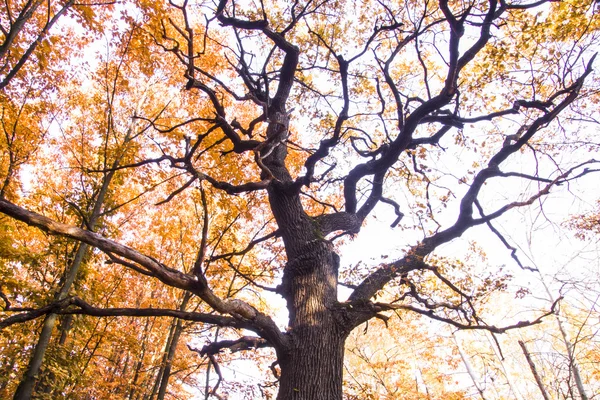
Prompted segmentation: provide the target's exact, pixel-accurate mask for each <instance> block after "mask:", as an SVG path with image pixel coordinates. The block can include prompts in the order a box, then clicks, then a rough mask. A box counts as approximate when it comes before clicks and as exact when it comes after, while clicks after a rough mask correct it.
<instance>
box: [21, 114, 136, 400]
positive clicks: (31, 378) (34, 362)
mask: <svg viewBox="0 0 600 400" xmlns="http://www.w3.org/2000/svg"><path fill="white" fill-rule="evenodd" d="M134 128H135V122H132V124H131V125H130V126H129V129H128V132H127V135H126V136H125V139H124V142H123V143H124V144H127V143H128V142H129V140H130V137H131V134H132V133H133V130H134ZM126 147H127V146H125V147H123V149H122V151H121V153H120V155H119V156H117V157H116V159H115V161H114V162H113V164H112V167H113V170H111V171H110V172H108V173H106V174H105V175H104V177H103V179H102V185H101V187H100V191H99V192H98V196H97V197H96V199H95V201H94V203H93V204H94V205H93V208H92V212H91V214H90V216H89V220H88V224H87V227H88V229H90V230H94V229H95V228H96V225H97V223H98V221H99V219H100V216H101V211H102V207H103V206H104V201H105V200H106V196H107V194H108V189H109V186H110V183H111V181H112V178H113V177H114V175H115V171H116V170H115V169H114V168H116V167H117V166H118V165H119V163H120V161H121V158H122V157H123V156H124V155H125V151H126ZM88 247H89V246H88V245H87V244H85V243H80V244H79V247H78V248H77V252H76V254H75V257H73V261H72V262H71V264H70V265H69V266H68V268H67V271H66V274H65V281H64V283H63V286H62V287H61V289H60V291H59V292H58V294H57V295H56V300H62V299H64V298H66V297H67V296H68V294H69V291H70V290H71V286H73V282H75V278H76V277H77V273H78V272H79V268H80V267H81V264H82V262H83V259H84V256H85V255H86V253H87V250H88ZM55 326H56V315H55V314H48V315H47V316H46V318H45V319H44V324H43V327H42V331H41V333H40V337H39V339H38V342H37V343H36V345H35V348H34V350H33V355H32V357H31V360H30V361H29V365H28V367H27V371H26V372H25V375H24V376H23V379H22V380H21V383H20V384H19V386H18V387H17V390H16V392H15V396H14V400H29V399H30V398H31V395H32V393H33V388H34V386H35V383H36V381H37V378H38V374H39V372H40V367H41V366H42V362H43V360H44V355H45V354H46V350H47V349H48V344H49V343H50V338H51V336H52V331H53V330H54V327H55Z"/></svg>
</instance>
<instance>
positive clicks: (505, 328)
mask: <svg viewBox="0 0 600 400" xmlns="http://www.w3.org/2000/svg"><path fill="white" fill-rule="evenodd" d="M561 300H562V297H560V298H558V299H557V300H556V301H555V302H554V303H552V306H551V307H550V310H549V311H547V312H545V313H544V314H542V315H541V316H539V317H537V318H536V319H534V320H531V321H519V322H517V323H515V324H511V325H507V326H502V327H498V326H495V325H481V324H463V323H460V322H457V321H455V320H453V319H451V318H446V317H442V316H439V315H437V314H435V313H434V312H433V310H431V309H425V310H424V309H421V308H418V307H415V306H411V305H402V304H386V303H374V304H373V306H374V308H375V309H379V310H380V311H385V310H408V311H412V312H416V313H417V314H421V315H424V316H427V317H429V318H431V319H435V320H436V321H440V322H444V323H447V324H449V325H452V326H454V327H456V328H459V329H463V330H486V331H489V332H492V333H505V332H507V331H509V330H513V329H519V328H524V327H526V326H532V325H537V324H540V323H542V322H543V320H544V318H546V317H547V316H549V315H552V314H554V312H555V309H556V307H557V306H558V303H559V302H560V301H561Z"/></svg>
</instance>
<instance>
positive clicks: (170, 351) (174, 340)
mask: <svg viewBox="0 0 600 400" xmlns="http://www.w3.org/2000/svg"><path fill="white" fill-rule="evenodd" d="M190 298H191V294H190V293H189V292H187V293H185V294H184V295H183V301H182V302H181V305H180V306H179V310H180V311H184V310H185V308H186V306H187V303H188V301H189V300H190ZM174 322H175V330H174V332H173V336H172V337H171V340H170V343H168V346H167V347H166V348H165V352H166V357H165V363H164V369H163V373H162V378H161V380H160V389H159V390H158V397H157V400H164V398H165V394H166V393H167V386H168V385H169V378H170V377H171V365H172V364H173V359H174V358H175V351H176V350H177V344H178V343H179V338H180V337H181V332H182V331H183V325H182V324H181V320H180V319H177V320H175V321H174Z"/></svg>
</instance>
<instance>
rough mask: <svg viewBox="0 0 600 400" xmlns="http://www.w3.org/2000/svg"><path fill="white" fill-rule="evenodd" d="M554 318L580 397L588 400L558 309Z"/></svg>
mask: <svg viewBox="0 0 600 400" xmlns="http://www.w3.org/2000/svg"><path fill="white" fill-rule="evenodd" d="M538 273H539V275H540V280H541V281H542V285H544V289H546V294H548V299H549V300H550V301H551V302H553V303H554V301H555V300H554V297H553V296H552V293H550V289H549V288H548V285H546V281H545V280H544V277H543V275H542V273H541V272H540V271H539V269H538ZM554 318H555V319H556V323H557V324H558V329H559V330H560V334H561V336H562V339H563V343H564V344H565V348H566V350H567V356H568V358H569V369H570V370H571V373H572V374H573V379H574V380H575V385H576V386H577V391H578V393H579V397H580V398H581V400H588V399H589V397H588V395H587V393H586V391H585V386H584V385H583V379H581V373H580V371H579V363H578V362H577V360H576V359H575V354H574V352H573V347H574V346H573V343H571V341H570V340H569V337H568V335H567V331H566V330H565V327H564V325H563V323H562V321H561V320H560V315H559V314H558V311H557V312H555V313H554Z"/></svg>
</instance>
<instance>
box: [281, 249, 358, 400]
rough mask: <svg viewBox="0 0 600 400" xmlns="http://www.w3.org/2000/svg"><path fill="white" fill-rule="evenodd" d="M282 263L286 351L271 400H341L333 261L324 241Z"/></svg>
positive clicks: (340, 327)
mask: <svg viewBox="0 0 600 400" xmlns="http://www.w3.org/2000/svg"><path fill="white" fill-rule="evenodd" d="M301 254H302V255H301V256H298V257H297V258H295V259H292V260H291V261H289V262H288V265H287V266H286V275H285V277H284V280H283V287H284V289H283V290H284V294H285V296H286V300H287V301H288V309H289V310H290V339H291V340H290V346H289V348H287V349H285V350H283V351H280V354H279V363H280V367H281V379H280V387H279V394H278V397H277V399H279V400H283V399H297V400H341V399H342V377H343V361H344V342H345V340H346V337H347V334H348V332H349V329H347V327H346V324H345V321H344V320H343V319H342V318H340V316H339V314H337V313H336V309H337V307H336V305H337V271H338V264H339V258H338V256H337V254H335V253H334V252H333V249H332V246H331V244H330V243H329V242H327V241H325V240H316V241H313V242H309V243H307V244H306V245H305V246H304V251H303V252H302V253H301Z"/></svg>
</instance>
